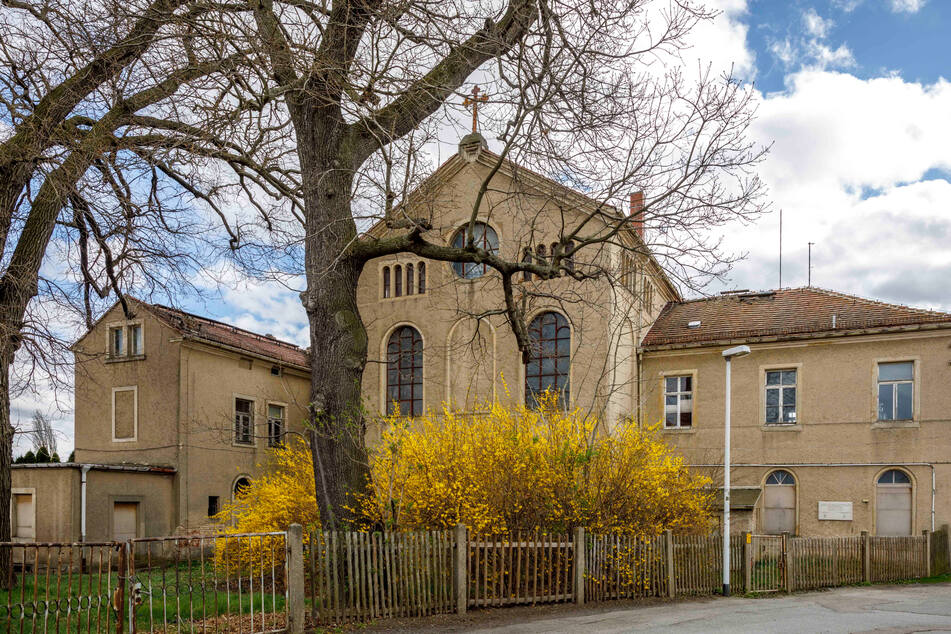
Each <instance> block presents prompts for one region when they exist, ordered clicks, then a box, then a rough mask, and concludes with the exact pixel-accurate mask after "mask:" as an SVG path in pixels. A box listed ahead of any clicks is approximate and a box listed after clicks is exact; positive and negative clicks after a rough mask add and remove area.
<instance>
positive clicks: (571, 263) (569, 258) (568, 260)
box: [565, 240, 575, 273]
mask: <svg viewBox="0 0 951 634" xmlns="http://www.w3.org/2000/svg"><path fill="white" fill-rule="evenodd" d="M574 248H575V241H574V240H569V241H568V242H567V243H566V244H565V270H567V271H569V272H571V273H574V271H575V254H574V253H572V251H573V250H574Z"/></svg>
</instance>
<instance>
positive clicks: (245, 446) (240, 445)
mask: <svg viewBox="0 0 951 634" xmlns="http://www.w3.org/2000/svg"><path fill="white" fill-rule="evenodd" d="M231 446H232V447H238V448H239V449H254V448H255V447H256V446H255V444H254V443H247V442H232V443H231Z"/></svg>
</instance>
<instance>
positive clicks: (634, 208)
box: [631, 192, 644, 240]
mask: <svg viewBox="0 0 951 634" xmlns="http://www.w3.org/2000/svg"><path fill="white" fill-rule="evenodd" d="M643 210H644V192H631V218H632V220H631V225H632V226H633V227H634V231H636V232H637V237H639V238H640V239H641V240H643V239H644V214H643V213H642V212H643Z"/></svg>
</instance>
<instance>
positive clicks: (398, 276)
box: [393, 264, 403, 297]
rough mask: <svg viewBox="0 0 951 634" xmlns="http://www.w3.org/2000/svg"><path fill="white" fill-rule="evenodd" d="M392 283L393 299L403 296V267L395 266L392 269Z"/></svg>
mask: <svg viewBox="0 0 951 634" xmlns="http://www.w3.org/2000/svg"><path fill="white" fill-rule="evenodd" d="M393 282H394V286H395V287H396V288H394V289H393V297H402V296H403V267H402V266H400V265H399V264H397V265H396V266H394V267H393Z"/></svg>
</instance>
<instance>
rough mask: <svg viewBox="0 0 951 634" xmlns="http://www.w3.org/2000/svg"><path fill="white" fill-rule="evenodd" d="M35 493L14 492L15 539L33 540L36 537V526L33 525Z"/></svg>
mask: <svg viewBox="0 0 951 634" xmlns="http://www.w3.org/2000/svg"><path fill="white" fill-rule="evenodd" d="M34 517H35V514H34V513H33V494H32V493H14V494H13V539H14V540H15V541H25V540H33V539H35V538H36V527H35V526H34V525H33V520H34Z"/></svg>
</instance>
